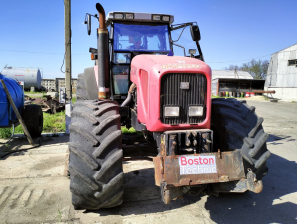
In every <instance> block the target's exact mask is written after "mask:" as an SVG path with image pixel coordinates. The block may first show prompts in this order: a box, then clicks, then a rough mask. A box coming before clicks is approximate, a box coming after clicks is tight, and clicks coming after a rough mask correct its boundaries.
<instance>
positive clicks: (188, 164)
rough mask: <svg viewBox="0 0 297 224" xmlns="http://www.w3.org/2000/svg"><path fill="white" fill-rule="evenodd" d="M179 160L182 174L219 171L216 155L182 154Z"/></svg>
mask: <svg viewBox="0 0 297 224" xmlns="http://www.w3.org/2000/svg"><path fill="white" fill-rule="evenodd" d="M178 162H179V166H180V175H188V174H207V173H217V165H216V157H215V156H182V157H179V158H178Z"/></svg>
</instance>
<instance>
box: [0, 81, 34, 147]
mask: <svg viewBox="0 0 297 224" xmlns="http://www.w3.org/2000/svg"><path fill="white" fill-rule="evenodd" d="M0 81H1V83H2V86H3V88H4V91H5V93H6V96H7V99H8V101H9V103H10V104H11V106H12V109H13V111H14V113H15V115H16V116H17V118H18V120H19V122H20V124H21V126H22V128H23V130H24V133H25V135H26V136H27V139H28V141H29V143H30V145H32V146H34V141H33V139H32V137H31V135H30V133H29V131H28V129H27V127H26V125H25V123H24V121H23V119H22V116H21V115H20V113H19V111H18V109H17V108H16V106H15V104H14V102H13V99H12V98H11V95H10V93H9V91H8V89H7V87H6V84H5V82H4V80H3V79H1V80H0Z"/></svg>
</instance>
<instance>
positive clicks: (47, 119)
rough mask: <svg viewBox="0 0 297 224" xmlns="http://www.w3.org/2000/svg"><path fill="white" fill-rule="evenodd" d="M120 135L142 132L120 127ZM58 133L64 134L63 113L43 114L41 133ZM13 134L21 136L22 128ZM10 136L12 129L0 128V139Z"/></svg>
mask: <svg viewBox="0 0 297 224" xmlns="http://www.w3.org/2000/svg"><path fill="white" fill-rule="evenodd" d="M75 101H76V98H72V102H73V103H74V102H75ZM121 130H122V133H124V134H137V135H142V132H140V131H136V130H135V129H134V128H130V129H128V128H126V127H124V126H123V127H121ZM58 132H65V111H62V112H60V113H56V114H48V113H43V131H42V133H58ZM14 133H15V134H22V133H24V132H23V129H22V126H21V125H19V126H17V127H16V128H15V131H14ZM11 134H12V127H11V128H1V127H0V138H1V139H7V138H9V137H10V136H11Z"/></svg>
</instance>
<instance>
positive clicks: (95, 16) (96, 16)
mask: <svg viewBox="0 0 297 224" xmlns="http://www.w3.org/2000/svg"><path fill="white" fill-rule="evenodd" d="M87 15H90V16H93V17H94V18H96V19H97V20H99V18H98V15H97V14H95V15H92V14H90V13H86V15H85V24H87Z"/></svg>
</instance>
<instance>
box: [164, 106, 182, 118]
mask: <svg viewBox="0 0 297 224" xmlns="http://www.w3.org/2000/svg"><path fill="white" fill-rule="evenodd" d="M164 115H165V117H178V116H179V107H165V113H164Z"/></svg>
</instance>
